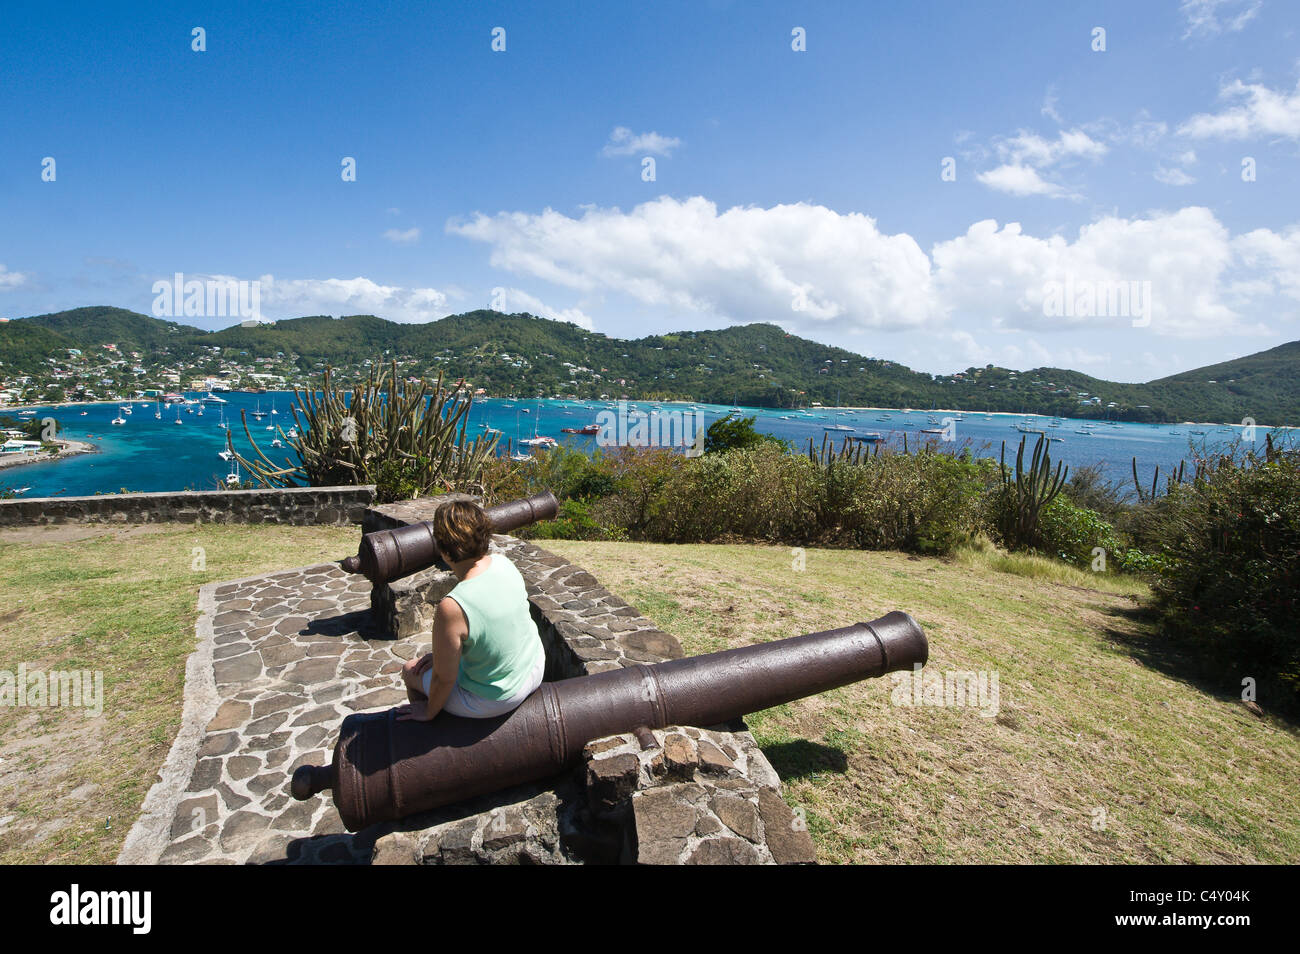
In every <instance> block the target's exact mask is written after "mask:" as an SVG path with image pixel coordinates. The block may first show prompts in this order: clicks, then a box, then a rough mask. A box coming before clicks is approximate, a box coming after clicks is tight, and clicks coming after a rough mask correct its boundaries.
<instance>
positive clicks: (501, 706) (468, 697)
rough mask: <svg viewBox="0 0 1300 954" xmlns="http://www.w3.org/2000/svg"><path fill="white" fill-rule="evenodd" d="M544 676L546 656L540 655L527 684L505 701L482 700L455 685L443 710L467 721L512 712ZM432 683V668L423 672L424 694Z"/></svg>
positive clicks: (535, 688) (539, 683) (421, 683)
mask: <svg viewBox="0 0 1300 954" xmlns="http://www.w3.org/2000/svg"><path fill="white" fill-rule="evenodd" d="M545 674H546V654H545V653H542V654H541V655H540V656H538V657H537V664H536V665H535V666H534V667H533V671H532V672H531V673H529V675H528V682H526V683H524V687H523V688H522V689H520V690H519V691H518V692H517V693H515V694H514V695H513V696H510V697H509V698H506V699H484V698H483V697H482V696H480V695H476V694H475V693H472V692H470V691H469V690H468V689H466V688H464V687H463V686H461V684H460V683H456V685H455V686H453V687H452V690H451V695H449V696H448V697H447V702H446V704H445V705H443V709H445V710H446V711H448V712H450V713H451V714H452V715H458V716H464V717H465V718H467V719H491V718H492V717H493V716H499V715H505V714H506V713H507V712H513V711H514V710H515V709H517V708H519V704H520V703H521V702H523V701H524V700H525V699H527V698H528V697H529V696H531V695H532V694H533V693H534V692H536V691H537V687H538V686H540V685H541V684H542V677H543V676H544V675H545ZM432 681H433V667H430V668H428V669H426V670H425V672H424V676H423V678H422V679H421V680H420V685H421V687H422V688H423V689H424V694H425V695H426V696H427V695H428V694H429V685H430V683H432Z"/></svg>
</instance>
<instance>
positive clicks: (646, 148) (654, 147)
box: [600, 126, 682, 157]
mask: <svg viewBox="0 0 1300 954" xmlns="http://www.w3.org/2000/svg"><path fill="white" fill-rule="evenodd" d="M681 144H682V141H681V140H680V139H678V138H676V137H674V136H661V135H659V134H658V133H657V132H647V133H634V132H632V130H630V129H628V128H627V127H626V126H615V127H614V131H613V132H612V133H610V134H609V142H607V143H605V148H604V149H602V150H601V151H600V152H601V155H603V156H606V157H611V156H631V155H634V154H635V155H640V154H644V153H648V152H653V153H657V154H658V155H661V156H671V155H672V151H673V150H674V149H676V148H677V147H678V146H680V145H681Z"/></svg>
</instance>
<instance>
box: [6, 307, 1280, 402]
mask: <svg viewBox="0 0 1300 954" xmlns="http://www.w3.org/2000/svg"><path fill="white" fill-rule="evenodd" d="M104 344H116V345H117V346H118V348H119V349H120V350H123V351H138V352H140V353H141V355H142V358H141V360H142V361H143V362H145V364H146V366H147V367H149V368H150V370H151V371H152V370H154V367H155V366H158V367H161V366H163V365H167V364H168V363H169V362H170V363H171V364H172V365H175V366H179V365H184V367H185V368H186V369H187V373H189V371H190V370H192V369H198V368H201V367H205V366H210V367H215V366H216V365H217V362H218V356H217V355H214V353H213V351H212V350H211V349H214V348H215V349H219V357H220V359H224V360H225V361H227V362H228V363H240V362H249V361H251V360H253V359H257V358H271V359H276V360H277V361H279V362H281V363H282V364H284V363H287V362H289V361H291V360H292V366H290V367H287V368H282V370H286V371H287V373H289V374H291V375H292V376H293V377H294V378H296V379H298V380H302V381H311V380H318V375H319V372H320V370H321V368H322V367H323V366H325V365H327V364H328V365H332V366H333V367H335V368H336V369H339V372H340V377H341V379H344V380H347V379H349V378H351V377H355V376H356V375H357V374H358V373H362V372H363V371H364V368H363V362H365V361H367V360H372V361H373V360H374V359H376V358H383V359H384V360H388V359H389V358H392V357H397V358H401V359H403V373H404V374H422V375H426V376H431V375H434V374H436V373H437V372H438V371H439V370H442V371H444V372H445V373H446V375H448V376H449V377H450V378H452V379H456V378H459V377H465V378H466V379H468V380H470V381H471V382H473V383H474V384H475V385H476V386H482V387H485V388H487V390H488V393H490V394H492V395H507V394H517V395H520V396H523V397H531V396H534V395H550V394H578V395H580V396H583V397H595V396H598V395H599V394H601V393H607V394H610V395H618V396H621V395H624V394H626V395H628V396H629V397H632V398H649V399H672V398H679V399H686V400H694V401H704V402H709V403H717V404H731V403H732V402H738V403H740V404H742V405H749V406H769V407H772V406H775V407H791V406H799V405H806V404H810V403H812V402H820V403H822V404H834V403H839V404H843V405H871V406H879V407H913V408H923V409H924V408H931V407H937V408H961V409H963V410H970V411H983V410H991V411H1012V412H1020V411H1026V412H1035V413H1042V414H1057V415H1070V416H1073V417H1088V416H1091V417H1103V416H1111V417H1120V418H1123V419H1126V420H1149V421H1157V420H1166V421H1183V420H1196V421H1216V422H1217V421H1228V422H1236V423H1240V422H1241V420H1242V419H1243V418H1247V417H1249V418H1252V419H1254V420H1256V421H1258V422H1259V423H1261V424H1277V423H1292V422H1293V423H1300V342H1292V343H1290V344H1286V345H1282V346H1280V347H1277V348H1272V349H1270V350H1268V351H1263V352H1260V353H1258V354H1254V355H1249V356H1247V357H1244V358H1238V359H1236V360H1234V361H1227V362H1223V363H1222V364H1217V365H1213V366H1211V367H1208V368H1198V369H1196V370H1193V371H1187V372H1184V373H1182V374H1177V375H1172V376H1170V377H1167V378H1161V379H1159V380H1157V381H1151V382H1148V383H1146V384H1125V383H1117V382H1111V381H1105V380H1102V379H1100V378H1094V377H1091V376H1089V375H1086V374H1082V373H1081V372H1078V371H1071V370H1068V369H1064V368H1033V369H1030V370H1028V371H1014V370H1011V369H1008V368H999V367H995V366H993V365H989V366H987V367H984V368H967V369H966V370H965V371H961V372H957V373H954V374H951V375H930V374H925V373H922V372H918V371H913V370H912V369H910V368H907V367H905V366H903V365H901V364H898V363H897V362H893V361H887V360H882V359H878V358H866V357H863V356H861V355H859V354H856V353H854V352H851V351H848V350H846V349H843V348H837V347H833V346H830V345H824V344H820V343H818V342H815V341H810V340H808V339H806V338H800V337H798V336H796V335H790V334H787V333H786V332H784V331H782V330H781V329H780V328H778V327H777V326H775V325H770V324H751V325H739V326H733V327H731V328H725V329H721V330H716V331H683V332H677V333H674V334H666V335H653V336H650V337H646V338H638V339H634V340H623V339H619V338H610V337H607V336H606V335H603V334H599V333H595V332H589V331H586V330H584V329H582V328H579V327H577V326H576V325H573V324H569V323H567V322H560V321H551V320H548V319H545V318H538V317H535V316H533V315H528V314H515V315H506V314H502V313H500V312H495V311H473V312H469V313H466V314H462V315H452V316H450V317H447V318H443V319H441V320H439V321H433V322H428V323H426V324H400V323H397V322H391V321H387V320H385V319H383V318H378V317H376V316H374V315H352V316H348V317H343V318H331V317H327V316H319V315H318V316H312V317H304V318H293V319H286V320H282V321H277V322H273V323H268V324H263V325H256V326H250V327H243V326H241V325H235V326H233V327H230V328H225V329H222V330H221V331H215V332H208V331H203V330H200V329H198V328H193V327H191V326H188V325H183V324H179V323H177V322H173V321H163V320H160V319H157V318H153V317H150V316H148V315H141V314H138V313H135V312H131V311H127V310H124V309H121V308H111V307H105V306H100V307H91V308H77V309H74V310H71V311H64V312H58V313H55V314H49V315H37V316H34V317H31V318H21V319H16V320H14V321H10V322H6V323H3V324H0V362H3V367H0V373H3V372H5V371H8V370H22V371H24V372H26V373H30V372H31V371H32V370H40V369H42V368H48V364H46V362H45V359H46V358H47V357H54V356H60V357H61V356H63V355H65V354H66V350H65V349H67V348H81V349H82V350H83V351H89V350H92V349H97V348H100V346H102V345H104ZM146 356H147V357H146ZM277 356H282V357H279V358H277ZM204 362H206V363H207V364H206V365H205V364H204ZM584 369H585V370H584ZM595 375H599V378H596V377H595ZM620 381H621V382H622V383H619V382H620ZM1211 381H1213V382H1215V383H1213V384H1211V383H1209V382H1211ZM1082 401H1088V402H1091V403H1087V404H1083V403H1081V402H1082ZM1110 405H1113V407H1112V406H1110Z"/></svg>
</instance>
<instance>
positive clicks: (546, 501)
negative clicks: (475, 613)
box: [343, 490, 560, 583]
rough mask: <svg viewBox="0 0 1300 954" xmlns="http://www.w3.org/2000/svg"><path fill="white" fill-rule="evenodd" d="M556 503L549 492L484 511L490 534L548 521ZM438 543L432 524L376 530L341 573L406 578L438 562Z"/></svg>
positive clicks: (380, 578)
mask: <svg viewBox="0 0 1300 954" xmlns="http://www.w3.org/2000/svg"><path fill="white" fill-rule="evenodd" d="M559 507H560V505H559V502H558V501H557V500H556V499H555V495H554V494H553V493H551V492H550V491H549V490H545V491H542V493H540V494H535V495H534V496H532V497H525V498H523V499H522V500H512V501H510V502H509V503H503V504H498V505H497V506H495V507H488V508H486V509H485V511H484V512H485V513H486V514H487V517H488V520H489V521H490V522H491V524H492V531H493V532H494V533H509V532H510V531H511V530H518V529H519V528H520V527H523V526H527V525H528V524H530V523H536V522H537V521H538V520H549V519H551V518H552V517H554V516H555V514H556V512H557V511H558V510H559ZM439 557H440V554H439V553H438V541H436V540H435V539H434V538H433V523H432V522H430V521H428V520H425V521H423V522H422V523H413V524H411V525H410V526H406V527H398V528H397V529H395V530H377V531H375V532H374V533H367V534H365V535H364V536H363V537H362V538H361V547H360V549H359V550H358V551H357V555H356V556H354V557H348V558H346V559H345V560H344V561H343V569H345V570H347V571H348V572H349V573H360V574H361V575H362V576H364V577H365V578H366V579H368V580H369V581H370V582H371V583H387V582H389V581H390V580H397V579H401V578H402V577H404V576H410V575H411V574H412V573H417V572H419V571H420V570H424V569H427V568H428V567H431V566H433V565H434V564H435V563H437V562H438V560H439Z"/></svg>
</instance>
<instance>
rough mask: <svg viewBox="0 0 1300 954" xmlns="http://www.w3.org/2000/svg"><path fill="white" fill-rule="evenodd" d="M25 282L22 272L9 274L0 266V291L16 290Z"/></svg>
mask: <svg viewBox="0 0 1300 954" xmlns="http://www.w3.org/2000/svg"><path fill="white" fill-rule="evenodd" d="M26 281H27V276H26V275H24V274H23V273H22V272H11V271H9V269H7V268H6V267H5V266H4V265H0V291H8V290H9V289H11V288H17V287H18V286H19V285H21V284H23V283H24V282H26Z"/></svg>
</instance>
